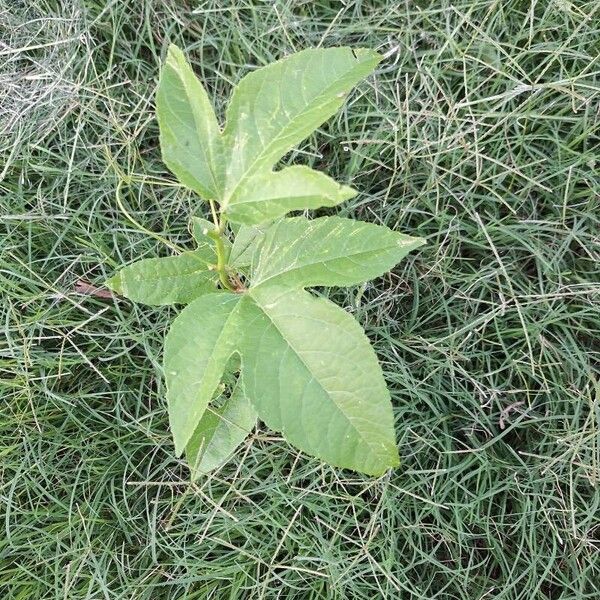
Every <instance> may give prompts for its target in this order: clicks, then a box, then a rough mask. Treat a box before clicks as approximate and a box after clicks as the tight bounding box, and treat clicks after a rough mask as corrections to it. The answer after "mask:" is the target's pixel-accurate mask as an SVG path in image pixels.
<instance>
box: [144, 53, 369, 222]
mask: <svg viewBox="0 0 600 600" xmlns="http://www.w3.org/2000/svg"><path fill="white" fill-rule="evenodd" d="M380 60H381V56H380V55H379V54H377V53H376V52H373V51H372V50H367V49H360V48H359V49H354V50H352V49H351V48H327V49H324V48H312V49H307V50H304V51H302V52H298V53H296V54H293V55H291V56H288V57H287V58H284V59H282V60H280V61H277V62H275V63H272V64H270V65H268V66H266V67H263V68H260V69H257V70H256V71H253V72H252V73H250V74H248V75H246V77H244V78H243V79H242V80H241V81H240V83H239V84H238V85H237V86H236V88H235V90H234V92H233V94H232V98H231V101H230V103H229V106H228V108H227V123H226V125H225V129H224V131H223V133H221V131H220V129H219V125H218V123H217V119H216V117H215V113H214V110H213V108H212V106H211V103H210V101H209V99H208V96H207V94H206V91H205V90H204V88H203V87H202V84H201V83H200V81H199V80H198V79H197V78H196V76H195V75H194V72H193V70H192V68H191V67H190V65H189V64H188V63H187V62H186V60H185V58H184V55H183V53H182V52H181V50H179V49H178V48H177V47H176V46H170V48H169V52H168V56H167V61H166V63H165V65H164V66H163V69H162V72H161V77H160V83H159V87H158V92H157V98H156V105H157V115H158V121H159V126H160V140H161V148H162V153H163V159H164V161H165V163H166V164H167V166H168V167H169V169H171V171H172V172H173V173H174V174H175V175H176V176H177V178H178V179H179V180H180V181H181V182H182V183H183V184H184V185H186V186H187V187H189V188H191V189H192V190H194V191H196V192H197V193H198V194H200V195H201V196H203V197H204V198H207V199H211V200H216V201H218V202H219V203H220V204H221V208H222V211H223V212H224V213H225V214H226V215H227V216H228V218H229V219H230V220H231V221H234V222H239V223H245V224H258V223H263V222H266V221H269V220H272V219H274V218H277V217H280V216H282V215H284V214H286V213H287V212H289V211H292V210H297V209H303V208H317V207H319V206H334V205H336V204H339V203H340V202H343V201H344V200H347V199H348V198H350V197H352V196H353V195H354V193H355V192H354V190H352V189H351V188H349V187H347V186H342V185H340V184H337V183H335V182H334V181H333V180H332V179H330V178H328V177H327V176H326V175H323V174H322V173H318V172H317V171H313V170H312V169H310V168H309V167H300V166H295V167H289V168H286V169H282V170H281V171H278V172H275V173H274V172H273V171H272V168H273V166H274V165H275V164H276V163H277V161H278V160H279V159H280V158H281V157H282V156H283V155H284V154H285V153H286V152H288V151H289V150H290V149H292V148H293V147H294V146H296V145H297V144H298V143H299V142H301V141H302V140H303V139H304V138H306V137H307V136H308V135H310V133H312V132H313V131H314V130H315V129H316V128H317V127H318V126H319V125H321V124H322V123H323V122H325V121H326V120H327V119H328V118H329V117H331V115H333V114H334V113H335V112H336V111H337V110H338V109H339V107H340V106H341V105H342V104H343V103H344V101H345V97H346V95H347V93H348V92H349V91H350V89H351V88H352V87H353V86H354V85H355V84H356V83H358V81H360V80H361V79H362V78H364V77H366V76H367V75H368V74H369V73H370V72H371V71H372V70H373V69H374V68H375V66H376V65H377V64H378V62H379V61H380Z"/></svg>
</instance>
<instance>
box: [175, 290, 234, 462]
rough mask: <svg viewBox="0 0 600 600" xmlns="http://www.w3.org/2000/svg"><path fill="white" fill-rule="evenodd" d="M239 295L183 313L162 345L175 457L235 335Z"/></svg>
mask: <svg viewBox="0 0 600 600" xmlns="http://www.w3.org/2000/svg"><path fill="white" fill-rule="evenodd" d="M239 300H240V296H239V295H235V294H229V293H227V292H220V293H215V294H207V295H205V296H201V297H200V298H198V299H197V300H195V301H194V302H192V303H191V304H189V305H188V306H186V308H184V309H183V311H182V312H181V314H180V315H179V316H178V317H177V318H176V319H175V321H174V322H173V325H172V326H171V329H170V331H169V333H168V334H167V337H166V340H165V356H164V370H165V378H166V382H167V404H168V408H169V422H170V424H171V432H172V433H173V439H174V441H175V451H176V453H177V455H178V456H179V455H180V454H181V453H182V452H183V450H184V448H185V447H186V446H187V444H188V443H189V441H190V438H191V437H192V435H193V433H194V431H195V430H196V427H197V425H198V423H199V422H200V419H201V418H202V416H203V414H204V411H205V410H206V407H207V406H208V403H209V402H210V401H211V399H212V398H213V395H214V393H215V390H216V389H217V386H218V385H219V382H220V381H221V377H222V375H223V372H224V370H225V367H226V365H227V362H228V360H229V358H230V357H231V355H232V354H233V353H234V352H235V351H236V350H237V341H236V340H237V337H238V335H239V331H238V330H239V327H240V322H239V314H238V303H239Z"/></svg>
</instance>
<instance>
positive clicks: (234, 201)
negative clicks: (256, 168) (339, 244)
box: [224, 165, 357, 225]
mask: <svg viewBox="0 0 600 600" xmlns="http://www.w3.org/2000/svg"><path fill="white" fill-rule="evenodd" d="M356 193H357V192H356V190H353V189H352V188H351V187H349V186H346V185H342V184H340V183H337V182H336V181H334V180H333V179H331V177H328V176H327V175H325V174H324V173H321V172H320V171H315V170H313V169H311V168H310V167H306V166H303V165H295V166H292V167H286V168H284V169H282V170H281V171H276V172H274V173H273V172H268V173H264V172H259V173H258V174H257V175H255V176H252V177H249V178H248V179H247V180H246V181H245V182H244V183H243V184H240V185H239V186H238V188H237V190H236V192H235V195H234V196H233V197H232V198H231V199H230V201H229V203H228V205H227V208H226V209H225V211H224V212H225V213H226V214H227V215H228V217H229V218H230V219H231V220H232V221H236V222H238V223H244V224H246V225H256V224H261V223H265V222H266V221H273V220H275V219H277V218H279V217H282V216H283V215H285V214H286V213H288V212H290V211H293V210H300V209H314V208H321V207H323V206H336V205H337V204H340V203H342V202H344V201H346V200H349V199H350V198H352V197H354V196H355V195H356Z"/></svg>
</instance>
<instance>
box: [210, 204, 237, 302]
mask: <svg viewBox="0 0 600 600" xmlns="http://www.w3.org/2000/svg"><path fill="white" fill-rule="evenodd" d="M210 209H211V212H212V215H213V221H214V223H215V229H214V231H209V232H208V236H209V237H211V238H212V239H213V240H214V242H215V250H216V251H217V273H218V274H219V280H220V282H221V284H222V285H223V287H224V288H225V289H227V290H229V291H231V292H234V291H235V288H234V287H233V286H232V285H231V282H230V281H229V277H228V275H227V256H226V253H225V244H224V243H223V234H224V233H225V224H226V222H227V220H226V218H225V215H220V216H221V220H220V221H219V217H218V216H217V211H216V210H215V203H214V202H213V201H212V200H211V201H210Z"/></svg>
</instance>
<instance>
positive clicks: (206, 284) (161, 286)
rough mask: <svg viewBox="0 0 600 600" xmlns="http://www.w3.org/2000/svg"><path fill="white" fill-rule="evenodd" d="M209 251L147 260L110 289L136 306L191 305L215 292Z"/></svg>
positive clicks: (131, 268) (110, 284) (121, 273)
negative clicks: (138, 303) (139, 304)
mask: <svg viewBox="0 0 600 600" xmlns="http://www.w3.org/2000/svg"><path fill="white" fill-rule="evenodd" d="M210 258H211V254H210V250H209V249H208V248H201V249H199V250H194V251H190V252H183V253H182V254H179V255H177V256H167V257H164V258H146V259H142V260H138V261H137V262H135V263H133V264H131V265H128V266H126V267H123V268H122V269H121V270H120V271H118V272H117V273H116V275H114V276H113V277H111V278H110V279H108V280H107V282H106V285H107V286H108V287H109V288H110V289H111V290H113V291H114V292H116V293H117V294H121V295H123V296H125V297H127V298H129V299H130V300H133V301H134V302H141V303H142V304H148V305H150V306H165V305H169V304H187V303H188V302H191V301H192V300H194V299H196V298H197V297H198V296H201V295H202V294H206V293H210V292H213V291H215V285H216V281H217V278H216V276H215V273H214V271H210V270H209V269H208V263H209V261H210Z"/></svg>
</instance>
